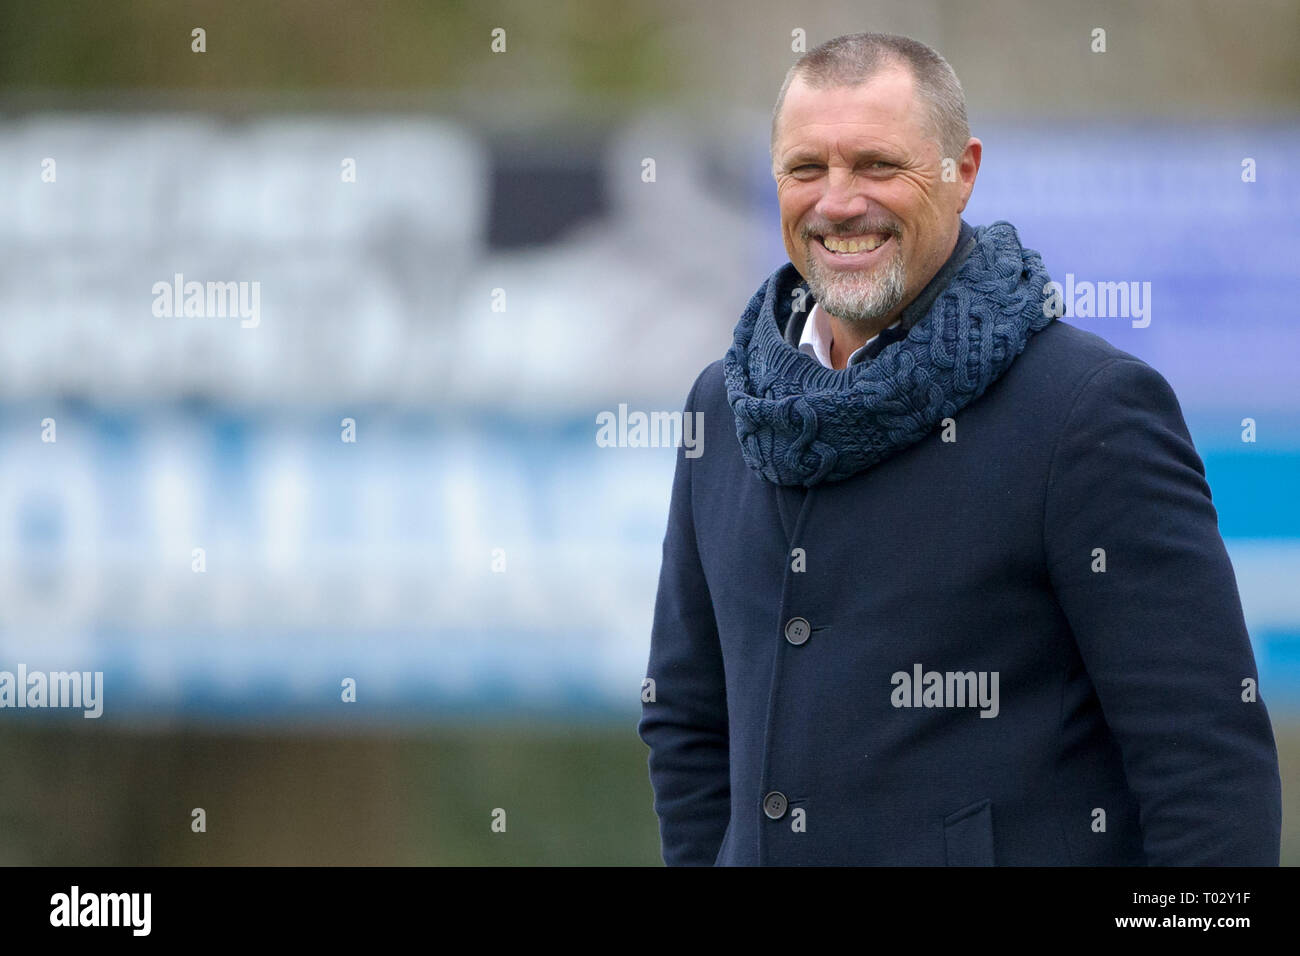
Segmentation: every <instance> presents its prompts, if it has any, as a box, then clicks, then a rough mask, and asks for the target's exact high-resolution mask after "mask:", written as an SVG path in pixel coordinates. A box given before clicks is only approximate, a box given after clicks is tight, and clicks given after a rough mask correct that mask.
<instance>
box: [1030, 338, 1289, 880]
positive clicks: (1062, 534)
mask: <svg viewBox="0 0 1300 956" xmlns="http://www.w3.org/2000/svg"><path fill="white" fill-rule="evenodd" d="M1043 529H1044V545H1045V548H1046V555H1047V562H1048V570H1049V573H1050V575H1051V580H1052V586H1053V588H1054V589H1055V592H1056V595H1057V599H1058V601H1059V602H1060V605H1061V608H1062V610H1063V611H1064V613H1065V616H1066V618H1067V619H1068V621H1069V624H1070V628H1071V630H1072V631H1073V633H1074V636H1075V639H1076V641H1077V643H1078V648H1079V652H1080V654H1081V656H1082V658H1083V662H1084V665H1085V667H1086V668H1087V671H1088V675H1089V677H1090V678H1091V680H1092V682H1093V686H1094V687H1095V689H1096V692H1097V697H1098V700H1099V702H1100V705H1101V710H1102V713H1103V714H1104V717H1105V720H1106V723H1107V725H1108V726H1109V727H1110V729H1111V732H1112V733H1113V734H1114V736H1115V739H1116V740H1117V741H1118V744H1119V747H1120V750H1121V753H1122V759H1123V763H1124V770H1125V774H1126V776H1127V778H1128V783H1129V787H1130V789H1131V790H1132V791H1133V793H1134V795H1135V796H1136V798H1137V801H1138V804H1139V807H1140V814H1141V816H1140V821H1139V823H1140V826H1141V830H1142V838H1143V844H1144V848H1145V853H1146V858H1147V863H1148V865H1151V866H1186V865H1193V864H1194V865H1221V866H1222V865H1232V866H1249V865H1267V866H1276V865H1277V863H1278V859H1279V853H1280V844H1281V819H1282V806H1281V780H1280V777H1279V773H1278V762H1277V749H1276V745H1275V743H1274V739H1273V730H1272V726H1271V724H1270V722H1269V717H1268V711H1267V710H1266V708H1265V706H1264V700H1263V697H1262V696H1258V697H1254V696H1253V695H1252V694H1251V693H1250V690H1249V683H1248V681H1249V682H1253V683H1254V685H1255V687H1258V680H1259V675H1258V673H1257V671H1256V668H1255V658H1254V655H1253V653H1252V651H1251V646H1250V638H1249V636H1248V635H1247V632H1246V625H1245V621H1244V619H1243V616H1242V610H1241V600H1240V598H1239V596H1238V594H1237V582H1236V577H1235V576H1234V574H1233V570H1232V564H1231V562H1230V561H1229V559H1228V554H1227V550H1226V549H1225V548H1224V545H1223V539H1222V538H1221V537H1220V536H1219V529H1218V515H1217V513H1216V512H1215V509H1214V505H1213V504H1212V503H1211V499H1210V489H1209V486H1208V484H1207V483H1206V481H1205V469H1204V466H1203V465H1202V463H1201V459H1200V457H1199V456H1198V455H1197V453H1196V449H1195V447H1194V446H1193V444H1192V440H1191V437H1190V435H1189V434H1188V431H1187V426H1186V424H1185V423H1184V421H1183V415H1182V411H1181V409H1180V408H1179V405H1178V400H1177V398H1176V397H1175V396H1174V393H1173V390H1172V389H1171V388H1170V387H1169V384H1168V383H1167V382H1166V381H1165V379H1164V378H1163V377H1162V376H1161V375H1160V374H1159V373H1158V372H1156V371H1155V370H1154V369H1152V368H1150V367H1149V366H1148V365H1146V364H1145V363H1143V362H1140V361H1138V360H1136V359H1133V358H1115V359H1111V360H1109V361H1108V362H1107V363H1106V364H1104V365H1102V366H1100V367H1099V368H1097V369H1095V370H1094V371H1093V372H1092V373H1090V378H1089V379H1088V380H1087V381H1086V382H1085V383H1084V384H1083V385H1082V387H1081V388H1080V389H1079V391H1078V392H1077V394H1076V396H1075V399H1074V404H1073V408H1072V409H1071V411H1070V413H1069V415H1068V418H1067V420H1066V422H1065V425H1064V430H1063V431H1062V432H1061V434H1060V437H1059V438H1058V439H1057V447H1056V449H1055V452H1054V457H1053V461H1052V465H1051V468H1050V472H1049V477H1048V482H1047V498H1046V503H1045V511H1044V521H1043ZM1095 549H1103V550H1104V561H1105V565H1104V568H1105V570H1104V571H1101V570H1097V569H1098V568H1099V567H1100V564H1099V563H1098V559H1099V554H1098V552H1096V551H1095Z"/></svg>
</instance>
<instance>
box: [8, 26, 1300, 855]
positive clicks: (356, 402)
mask: <svg viewBox="0 0 1300 956" xmlns="http://www.w3.org/2000/svg"><path fill="white" fill-rule="evenodd" d="M196 28H198V29H202V30H203V31H204V33H203V35H202V40H203V46H204V51H203V52H196V51H195V49H193V47H194V46H195V45H196V43H197V40H196V38H195V36H194V34H193V33H192V31H194V30H195V29H196ZM498 28H499V29H501V30H504V31H505V32H504V50H503V51H501V52H494V51H493V48H492V44H493V37H494V35H493V31H494V30H497V29H498ZM1097 28H1101V29H1103V30H1104V31H1105V45H1106V47H1105V52H1093V49H1092V48H1093V46H1094V45H1095V35H1094V33H1093V31H1094V30H1095V29H1097ZM865 29H869V30H878V31H885V32H897V33H905V34H908V35H910V36H914V37H916V38H918V39H921V40H924V41H925V42H927V43H929V44H931V45H932V46H934V47H935V48H936V49H938V50H939V51H940V52H941V53H943V54H944V55H945V56H946V57H947V58H948V60H949V61H950V62H951V63H952V64H953V66H954V68H955V69H956V71H957V73H958V75H959V77H960V78H961V80H962V82H963V85H964V87H965V89H966V93H967V98H968V104H969V111H970V117H971V125H972V130H973V132H974V134H975V135H977V136H979V137H981V139H982V140H983V142H984V160H983V167H982V170H981V173H980V176H979V180H978V183H977V185H976V189H975V194H974V198H973V200H972V202H971V205H970V207H969V208H968V210H967V213H966V219H967V220H968V221H969V222H971V223H973V224H976V225H979V224H983V223H988V222H993V221H995V220H998V219H1006V220H1009V221H1011V222H1013V223H1014V224H1016V226H1017V228H1018V229H1019V232H1020V236H1021V239H1022V241H1023V242H1024V243H1025V245H1027V246H1030V247H1033V248H1036V249H1038V250H1039V251H1040V252H1041V253H1042V254H1043V257H1044V260H1045V262H1046V264H1047V266H1048V268H1049V270H1050V271H1051V272H1052V274H1053V276H1054V277H1055V278H1056V279H1057V280H1058V281H1061V282H1064V281H1065V276H1066V274H1067V273H1069V274H1072V275H1073V276H1074V277H1075V281H1076V282H1078V281H1093V282H1101V281H1123V282H1130V281H1134V282H1149V283H1151V287H1150V288H1151V299H1150V307H1151V309H1150V315H1149V318H1150V322H1149V324H1148V325H1146V326H1145V327H1134V326H1133V323H1132V322H1131V321H1130V320H1129V319H1126V318H1096V319H1089V318H1076V319H1073V320H1072V321H1073V322H1074V323H1075V324H1077V325H1080V326H1082V327H1084V328H1087V329H1089V330H1090V331H1093V332H1096V333H1097V334H1099V335H1101V336H1103V337H1104V338H1106V339H1108V340H1109V341H1111V342H1112V343H1114V344H1115V345H1117V346H1119V347H1120V348H1122V349H1125V350H1127V351H1129V352H1131V353H1133V354H1135V355H1138V356H1139V357H1141V358H1143V359H1145V360H1146V361H1148V362H1149V363H1150V364H1152V365H1153V366H1154V367H1156V368H1157V369H1158V370H1159V371H1160V372H1162V373H1163V374H1164V375H1165V377H1166V378H1167V379H1168V380H1169V381H1170V383H1171V384H1172V385H1173V387H1174V389H1175V391H1176V392H1177V394H1178V396H1179V398H1180V401H1181V402H1182V405H1183V409H1184V413H1185V415H1186V418H1187V420H1188V424H1189V427H1190V429H1191V431H1192V434H1193V437H1194V439H1195V441H1196V444H1197V447H1198V449H1199V451H1200V452H1201V454H1202V456H1203V458H1204V460H1205V463H1206V469H1207V473H1208V476H1209V481H1210V485H1211V488H1212V490H1213V494H1214V499H1215V503H1216V505H1217V507H1218V510H1219V517H1220V527H1221V530H1222V533H1223V535H1224V538H1225V540H1226V541H1227V544H1228V548H1229V551H1230V552H1231V555H1232V558H1233V562H1234V566H1235V568H1236V573H1237V578H1238V584H1239V587H1240V591H1241V596H1242V601H1243V605H1244V609H1245V613H1246V618H1247V623H1248V625H1249V628H1250V633H1251V638H1252V641H1253V642H1254V647H1255V653H1256V657H1257V660H1258V663H1259V669H1260V675H1261V689H1262V696H1263V698H1264V700H1265V701H1266V702H1267V704H1268V707H1269V709H1270V713H1271V714H1272V716H1273V719H1274V725H1275V730H1276V733H1277V738H1278V744H1279V749H1280V751H1281V757H1282V770H1283V780H1284V799H1285V801H1286V820H1285V837H1284V847H1283V860H1284V862H1285V863H1289V864H1295V863H1298V862H1300V796H1298V795H1297V792H1296V789H1297V788H1296V786H1295V781H1296V780H1297V779H1300V504H1298V503H1297V497H1296V494H1297V491H1298V490H1300V388H1298V387H1297V384H1296V381H1297V374H1296V370H1295V363H1296V360H1297V358H1300V327H1298V325H1297V321H1296V319H1297V305H1296V303H1297V301H1300V273H1298V272H1297V266H1296V264H1297V262H1300V227H1298V226H1297V223H1298V222H1300V191H1298V190H1297V189H1296V188H1295V183H1296V181H1297V173H1298V172H1300V170H1297V168H1296V167H1297V163H1298V162H1300V119H1298V117H1300V113H1298V110H1300V60H1297V58H1296V56H1295V51H1296V50H1297V49H1300V4H1297V3H1296V2H1294V0H1267V2H1266V0H1243V2H1238V3H1233V4H1222V3H1219V2H1217V0H1205V2H1198V0H1187V2H1173V0H1148V2H1142V3H1137V2H1133V3H1125V2H1101V3H1096V4H1092V5H1090V7H1089V8H1088V9H1087V10H1084V9H1081V8H1080V7H1079V6H1078V5H1076V4H1070V3H1065V2H1059V3H1044V2H1040V0H997V2H984V0H908V2H905V3H884V2H862V0H852V2H847V0H846V2H810V3H805V4H798V5H795V6H791V5H790V4H789V3H782V2H776V0H757V2H744V3H742V2H732V0H714V2H710V3H699V2H695V0H667V2H666V0H653V2H649V0H644V2H643V0H619V2H617V3H614V2H612V0H611V2H595V0H585V2H578V0H575V2H537V0H527V2H455V0H432V2H423V3H415V2H409V3H399V2H377V3H367V4H359V3H345V2H338V0H280V2H277V3H274V4H264V3H253V2H222V3H215V2H213V3H188V2H178V0H148V2H147V0H123V2H115V3H101V2H89V0H87V2H63V0H49V2H46V3H42V4H19V3H14V2H2V3H0V322H2V323H3V330H2V334H0V565H2V568H0V670H6V669H7V670H10V671H13V670H15V669H16V667H17V665H18V664H19V663H20V662H21V663H23V664H25V665H26V666H27V668H28V669H29V670H78V671H102V672H103V673H104V680H105V688H106V689H105V697H104V712H103V716H102V717H100V718H98V719H94V720H87V719H84V718H83V717H82V716H81V713H80V712H79V711H71V712H70V711H58V710H23V711H18V710H14V709H6V710H3V711H0V864H69V865H87V864H146V863H186V864H188V863H207V864H243V863H259V864H261V863H264V864H321V863H345V864H372V863H391V864H582V863H601V864H655V863H658V862H659V854H658V833H657V823H656V819H655V815H654V812H653V808H652V804H651V800H652V793H651V790H650V784H649V778H648V774H647V771H646V763H645V761H646V750H645V747H644V746H643V745H642V744H641V742H640V741H639V740H638V739H637V737H636V734H635V725H636V721H637V718H638V716H639V713H640V698H639V694H640V683H641V678H642V677H643V669H644V666H645V660H646V655H647V653H648V641H649V629H650V619H651V611H652V608H653V601H654V592H655V586H656V579H657V573H658V565H659V558H660V543H661V540H662V535H663V529H664V521H665V518H666V515H667V504H668V492H669V485H670V481H671V477H672V469H673V449H671V448H606V447H600V446H599V445H598V444H597V443H596V441H595V433H596V416H597V415H598V414H600V413H601V412H604V411H613V412H615V413H616V412H617V409H618V407H619V405H620V404H626V405H627V406H628V407H629V408H630V409H633V410H637V409H640V410H646V411H649V410H663V411H671V410H676V409H680V408H681V404H682V401H683V400H684V398H685V395H686V392H687V390H688V389H689V387H690V384H691V382H692V381H693V380H694V378H695V376H696V375H697V374H698V372H699V371H700V370H701V369H702V368H703V367H704V366H705V365H706V364H708V363H709V362H711V361H712V360H714V359H715V358H719V357H721V355H722V354H723V352H724V351H725V350H726V348H727V346H728V344H729V342H730V337H731V331H732V328H733V326H734V325H735V322H736V320H737V319H738V318H739V315H740V312H741V310H742V309H743V307H744V305H745V303H746V302H747V300H748V298H749V297H750V295H751V294H752V293H753V292H754V290H755V289H757V288H758V287H759V285H760V284H761V283H762V282H763V281H764V280H765V279H766V277H767V276H768V275H769V273H770V272H771V271H772V270H773V269H775V268H776V267H777V266H779V265H780V264H781V263H782V262H784V261H785V255H784V250H783V247H782V244H781V241H780V234H779V229H778V225H779V217H778V213H777V206H776V198H775V191H774V187H773V183H772V180H771V176H770V172H769V159H768V153H767V142H768V133H769V117H770V111H771V106H772V102H773V101H774V99H775V96H776V93H777V90H778V88H779V86H780V84H781V81H782V78H783V76H784V73H785V70H786V69H787V68H788V66H789V65H790V64H791V63H792V62H793V61H794V60H795V59H796V58H797V56H798V52H797V51H796V50H795V49H792V44H795V43H797V42H798V40H799V37H800V34H802V36H803V37H804V38H805V39H804V43H805V48H806V49H811V48H813V47H814V46H816V45H817V44H819V43H821V42H823V41H825V40H827V39H829V38H831V37H833V36H836V35H838V34H842V33H850V32H856V31H859V30H865ZM497 36H498V41H497V45H498V47H499V46H500V45H501V36H500V35H499V34H498V35H497ZM647 159H653V161H654V164H653V165H654V178H653V181H646V178H645V177H644V176H643V173H644V171H645V169H646V168H647V166H646V163H645V160H647ZM1246 160H1251V161H1252V162H1251V163H1248V164H1246V166H1248V167H1249V168H1250V169H1252V170H1253V172H1254V177H1253V181H1249V182H1247V181H1243V169H1244V168H1246V167H1245V166H1243V164H1244V163H1246ZM191 281H197V282H201V283H208V282H223V283H224V282H229V283H235V284H236V286H237V287H238V289H239V291H241V292H243V293H244V295H245V298H244V300H243V302H244V304H245V305H246V306H248V310H247V311H245V312H241V313H239V314H229V313H227V314H211V312H210V310H209V313H208V314H205V315H185V314H181V315H176V314H170V313H169V312H168V311H167V309H166V308H165V307H164V306H165V305H167V304H170V303H171V302H172V301H173V300H174V296H173V292H172V291H171V290H174V289H175V288H176V287H177V286H180V287H181V288H182V289H183V288H184V285H185V283H188V282H191ZM159 284H162V285H161V286H159ZM158 288H162V289H163V290H164V291H163V292H161V293H160V292H159V291H158ZM254 293H255V295H256V298H254ZM254 307H255V308H254ZM1247 418H1249V419H1253V420H1254V422H1255V429H1256V433H1255V441H1254V442H1245V441H1243V440H1242V434H1243V428H1244V425H1243V420H1244V419H1247ZM50 439H54V440H50ZM349 439H351V440H349ZM349 678H350V679H351V680H353V681H355V687H356V691H355V698H356V699H355V702H346V703H345V702H344V701H343V700H342V697H343V692H342V690H341V688H342V686H343V682H344V681H345V680H347V679H349ZM194 808H203V809H204V810H205V812H206V818H207V832H206V833H194V832H192V830H191V811H192V810H193V809H194ZM496 808H502V809H504V810H505V811H506V813H507V820H508V825H507V830H506V832H505V833H493V832H492V831H491V827H490V824H491V822H492V814H493V811H494V810H495V809H496Z"/></svg>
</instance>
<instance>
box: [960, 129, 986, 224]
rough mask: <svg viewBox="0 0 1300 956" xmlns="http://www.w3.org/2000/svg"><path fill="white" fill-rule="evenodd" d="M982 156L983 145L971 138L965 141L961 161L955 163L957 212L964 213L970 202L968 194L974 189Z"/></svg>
mask: <svg viewBox="0 0 1300 956" xmlns="http://www.w3.org/2000/svg"><path fill="white" fill-rule="evenodd" d="M983 155H984V144H983V143H981V142H980V141H979V140H978V139H976V138H975V137H974V136H972V137H971V138H970V139H969V140H967V141H966V148H965V149H964V150H962V154H961V160H960V161H959V162H958V163H957V185H958V186H959V187H960V188H961V202H960V203H958V205H957V212H959V213H960V212H964V211H965V209H966V204H967V203H968V202H970V194H971V193H972V192H973V191H974V189H975V177H976V176H978V175H979V171H980V160H981V159H982V158H983Z"/></svg>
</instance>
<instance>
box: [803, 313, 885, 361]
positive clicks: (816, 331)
mask: <svg viewBox="0 0 1300 956" xmlns="http://www.w3.org/2000/svg"><path fill="white" fill-rule="evenodd" d="M901 321H902V320H901V319H899V320H897V321H895V322H894V324H893V325H891V326H889V328H891V329H892V328H893V327H894V325H897V324H898V323H899V322H901ZM879 337H880V333H879V332H877V333H876V334H875V335H873V336H872V337H871V338H869V339H867V341H865V342H863V343H862V347H861V348H859V349H856V350H855V351H854V353H853V354H852V355H850V356H849V360H848V365H852V364H853V360H854V359H855V358H857V356H858V353H859V352H861V351H862V349H865V348H866V347H867V346H868V345H870V344H871V343H872V342H874V341H875V340H876V339H877V338H879ZM834 339H835V337H834V335H833V333H832V332H831V319H830V315H829V314H827V312H826V310H825V309H823V308H822V306H821V303H820V302H814V303H813V307H812V311H811V312H809V313H808V321H806V322H805V323H804V324H803V334H802V335H800V336H799V351H801V352H806V353H808V354H809V355H811V356H812V357H813V358H815V359H816V360H817V361H819V362H821V363H822V365H824V366H826V367H827V368H834V366H833V365H832V364H831V344H832V343H833V342H834Z"/></svg>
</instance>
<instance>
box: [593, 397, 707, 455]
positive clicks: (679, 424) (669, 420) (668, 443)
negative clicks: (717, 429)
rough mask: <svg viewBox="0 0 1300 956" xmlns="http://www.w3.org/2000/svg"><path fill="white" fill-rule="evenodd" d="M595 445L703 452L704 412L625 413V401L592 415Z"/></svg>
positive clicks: (626, 411) (696, 453)
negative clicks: (594, 417) (614, 410)
mask: <svg viewBox="0 0 1300 956" xmlns="http://www.w3.org/2000/svg"><path fill="white" fill-rule="evenodd" d="M596 424H597V425H598V426H599V428H597V429H596V444H597V445H598V446H599V447H601V448H676V447H678V446H679V445H680V446H681V447H683V448H685V449H686V451H685V454H686V457H687V458H699V457H700V456H701V455H702V454H704V413H703V412H690V413H687V414H685V415H683V414H682V413H681V412H629V411H628V410H627V404H626V403H624V404H621V405H619V406H618V412H617V414H616V413H614V412H609V411H606V412H600V413H599V414H597V415H596Z"/></svg>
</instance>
